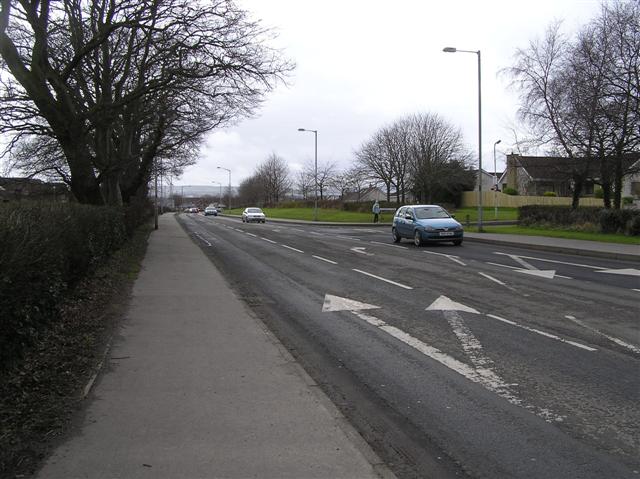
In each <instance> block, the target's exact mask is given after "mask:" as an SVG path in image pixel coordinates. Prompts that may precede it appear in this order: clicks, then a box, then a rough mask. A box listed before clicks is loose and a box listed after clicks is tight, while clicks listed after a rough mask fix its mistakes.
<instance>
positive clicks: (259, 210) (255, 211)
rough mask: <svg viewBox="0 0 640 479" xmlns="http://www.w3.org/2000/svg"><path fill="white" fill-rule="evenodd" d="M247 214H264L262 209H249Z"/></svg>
mask: <svg viewBox="0 0 640 479" xmlns="http://www.w3.org/2000/svg"><path fill="white" fill-rule="evenodd" d="M247 213H262V210H261V209H260V208H247Z"/></svg>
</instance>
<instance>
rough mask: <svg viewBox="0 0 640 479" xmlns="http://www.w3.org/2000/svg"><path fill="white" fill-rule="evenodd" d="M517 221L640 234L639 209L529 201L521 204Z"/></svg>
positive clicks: (586, 229) (556, 226) (545, 225)
mask: <svg viewBox="0 0 640 479" xmlns="http://www.w3.org/2000/svg"><path fill="white" fill-rule="evenodd" d="M518 224H520V225H522V226H533V227H544V228H566V229H574V230H579V231H592V230H595V231H597V232H600V233H618V234H626V235H632V236H637V235H639V234H640V231H639V230H640V211H638V210H633V209H623V210H614V209H605V208H598V207H588V206H585V207H580V208H577V209H572V208H570V207H568V206H543V205H528V206H521V207H520V208H518Z"/></svg>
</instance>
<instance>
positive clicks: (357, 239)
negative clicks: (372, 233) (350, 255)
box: [335, 235, 362, 241]
mask: <svg viewBox="0 0 640 479" xmlns="http://www.w3.org/2000/svg"><path fill="white" fill-rule="evenodd" d="M335 237H336V238H340V239H346V240H351V241H362V240H361V239H360V238H354V237H352V236H343V235H336V236H335Z"/></svg>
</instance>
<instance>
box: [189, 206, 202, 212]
mask: <svg viewBox="0 0 640 479" xmlns="http://www.w3.org/2000/svg"><path fill="white" fill-rule="evenodd" d="M198 211H200V210H199V209H198V208H196V207H193V208H189V213H197V212H198Z"/></svg>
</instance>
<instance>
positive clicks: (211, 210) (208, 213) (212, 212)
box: [204, 206, 218, 216]
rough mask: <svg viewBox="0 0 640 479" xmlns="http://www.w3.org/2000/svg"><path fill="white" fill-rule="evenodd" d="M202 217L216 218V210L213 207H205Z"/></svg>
mask: <svg viewBox="0 0 640 479" xmlns="http://www.w3.org/2000/svg"><path fill="white" fill-rule="evenodd" d="M204 215H205V216H212V215H213V216H218V210H217V209H216V208H215V207H213V206H207V207H206V208H205V209H204Z"/></svg>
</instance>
